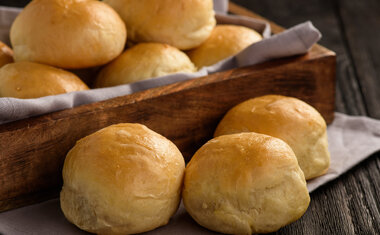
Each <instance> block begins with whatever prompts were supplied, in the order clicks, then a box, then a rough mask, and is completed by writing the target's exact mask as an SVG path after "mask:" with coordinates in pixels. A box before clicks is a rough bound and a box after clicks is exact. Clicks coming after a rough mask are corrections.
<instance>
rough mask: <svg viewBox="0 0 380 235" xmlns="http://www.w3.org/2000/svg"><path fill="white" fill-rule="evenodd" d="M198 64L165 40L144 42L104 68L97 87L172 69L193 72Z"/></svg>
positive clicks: (178, 71) (133, 80)
mask: <svg viewBox="0 0 380 235" xmlns="http://www.w3.org/2000/svg"><path fill="white" fill-rule="evenodd" d="M192 72H195V67H194V65H193V63H191V61H190V59H189V58H188V57H187V55H186V54H185V53H183V52H182V51H180V50H178V49H177V48H175V47H172V46H169V45H167V44H161V43H140V44H137V45H136V46H133V47H132V48H130V49H128V50H126V51H125V52H124V53H123V54H121V55H120V56H119V57H118V58H117V59H116V60H114V61H113V62H112V63H110V64H109V65H107V66H106V67H105V68H103V69H102V70H101V71H100V73H99V75H98V77H97V79H96V81H95V87H108V86H116V85H121V84H127V83H132V82H137V81H141V80H145V79H149V78H154V77H159V76H164V75H168V74H172V73H192Z"/></svg>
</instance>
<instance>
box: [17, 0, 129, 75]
mask: <svg viewBox="0 0 380 235" xmlns="http://www.w3.org/2000/svg"><path fill="white" fill-rule="evenodd" d="M126 34H127V32H126V27H125V24H124V22H123V21H122V20H121V18H120V17H119V16H118V14H117V13H116V12H115V11H114V10H113V9H112V8H111V7H109V6H108V5H107V4H105V3H103V2H99V1H95V0H33V1H32V2H31V3H29V4H28V5H27V6H26V7H25V8H24V10H23V11H22V12H21V13H20V15H19V16H18V17H17V18H16V20H15V21H14V22H13V24H12V27H11V32H10V38H11V42H12V47H13V50H14V57H15V61H33V62H39V63H43V64H48V65H52V66H56V67H60V68H67V69H69V68H70V69H77V68H86V67H92V66H98V65H103V64H106V63H108V62H109V61H111V60H112V59H114V58H115V57H117V56H118V55H119V54H120V53H121V52H122V50H123V49H124V46H125V42H126Z"/></svg>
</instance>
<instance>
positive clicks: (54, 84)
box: [0, 61, 88, 99]
mask: <svg viewBox="0 0 380 235" xmlns="http://www.w3.org/2000/svg"><path fill="white" fill-rule="evenodd" d="M82 90H88V87H87V85H86V84H84V82H82V80H80V79H79V78H78V77H77V76H76V75H74V74H73V73H70V72H67V71H64V70H62V69H57V68H54V67H51V66H48V65H43V64H38V63H33V62H27V61H22V62H15V63H11V64H7V65H4V66H3V67H1V68H0V97H14V98H20V99H31V98H38V97H43V96H48V95H58V94H62V93H67V92H72V91H82Z"/></svg>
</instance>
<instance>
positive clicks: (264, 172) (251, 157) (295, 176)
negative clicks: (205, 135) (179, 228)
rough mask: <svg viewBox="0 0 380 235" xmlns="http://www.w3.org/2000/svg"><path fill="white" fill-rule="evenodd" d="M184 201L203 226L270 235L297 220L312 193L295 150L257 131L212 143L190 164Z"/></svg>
mask: <svg viewBox="0 0 380 235" xmlns="http://www.w3.org/2000/svg"><path fill="white" fill-rule="evenodd" d="M182 197H183V202H184V205H185V208H186V210H187V212H189V214H190V215H191V216H192V217H193V219H194V220H195V221H197V222H198V224H200V225H202V226H204V227H206V228H208V229H210V230H213V231H217V232H221V233H227V234H252V233H269V232H274V231H276V230H278V229H280V228H281V227H282V226H285V225H287V224H289V223H291V222H293V221H295V220H297V219H299V218H300V217H301V216H302V215H303V214H304V213H305V211H306V210H307V208H308V205H309V202H310V197H309V193H308V191H307V188H306V181H305V177H304V175H303V172H302V171H301V169H300V168H299V166H298V164H297V158H296V157H295V155H294V153H293V151H292V149H291V148H290V147H289V146H288V145H287V144H286V143H285V142H283V141H282V140H280V139H277V138H274V137H271V136H267V135H262V134H257V133H253V132H251V133H240V134H233V135H224V136H220V137H217V138H215V139H212V140H210V141H208V142H207V143H206V144H205V145H203V146H202V147H201V148H200V149H199V150H198V151H197V152H196V153H195V155H194V156H193V158H192V159H191V161H190V163H189V164H188V165H187V167H186V171H185V180H184V188H183V191H182Z"/></svg>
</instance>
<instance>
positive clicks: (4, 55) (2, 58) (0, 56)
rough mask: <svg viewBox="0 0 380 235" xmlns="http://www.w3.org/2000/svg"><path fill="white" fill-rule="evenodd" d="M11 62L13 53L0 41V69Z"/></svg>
mask: <svg viewBox="0 0 380 235" xmlns="http://www.w3.org/2000/svg"><path fill="white" fill-rule="evenodd" d="M12 62H13V51H12V49H11V48H9V47H8V46H7V45H5V44H4V43H3V42H1V41H0V67H2V66H4V65H6V64H9V63H12Z"/></svg>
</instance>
